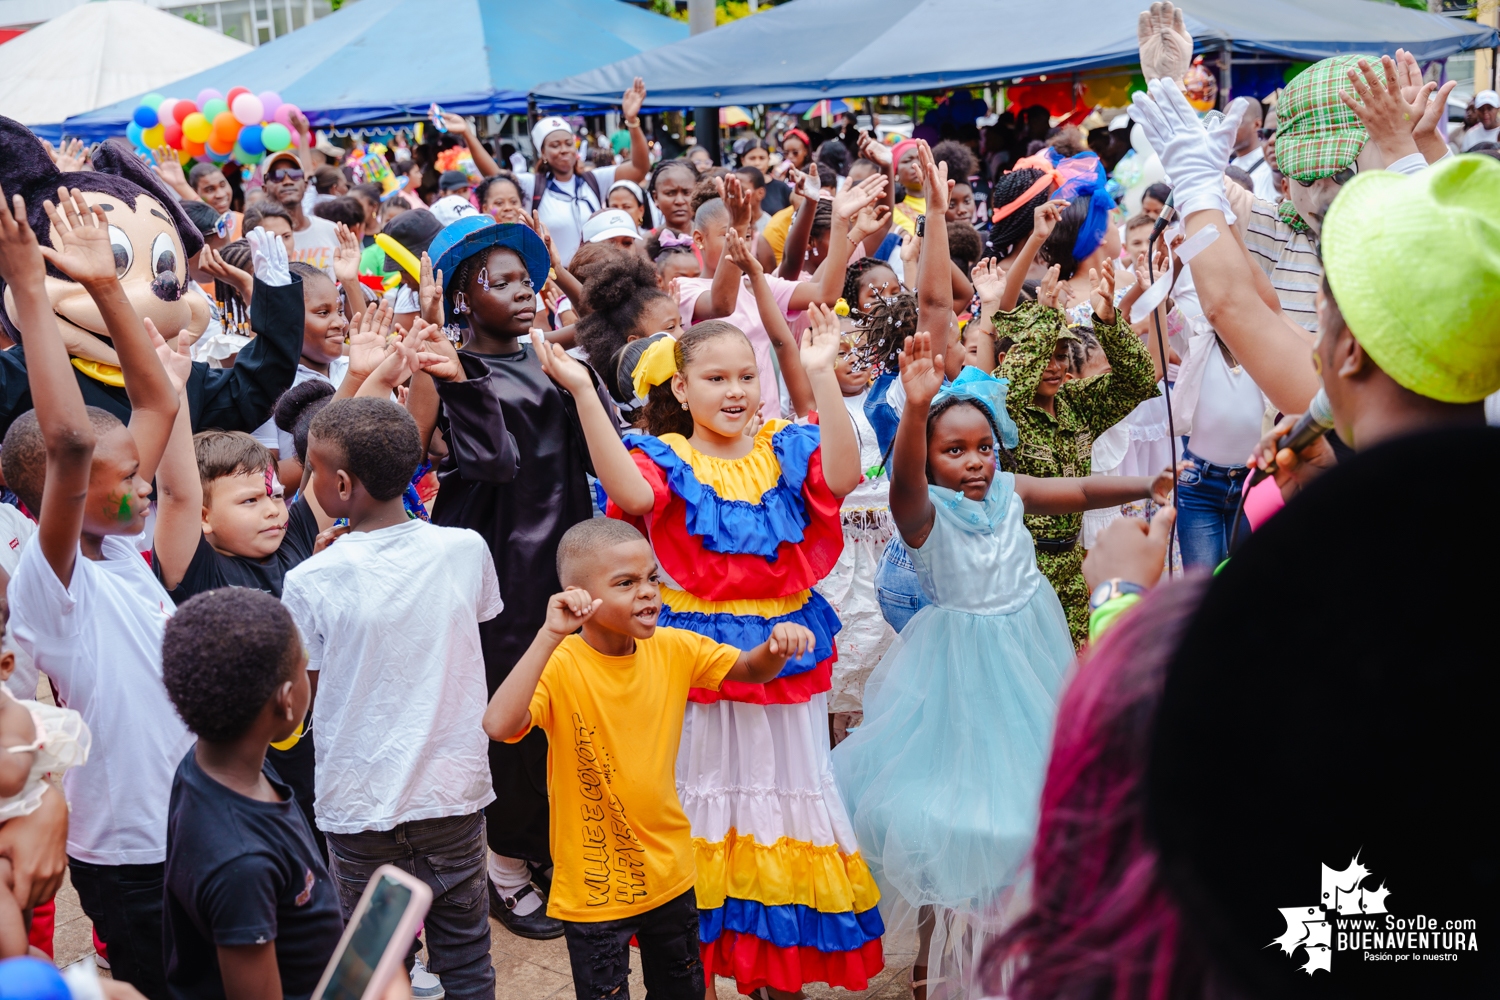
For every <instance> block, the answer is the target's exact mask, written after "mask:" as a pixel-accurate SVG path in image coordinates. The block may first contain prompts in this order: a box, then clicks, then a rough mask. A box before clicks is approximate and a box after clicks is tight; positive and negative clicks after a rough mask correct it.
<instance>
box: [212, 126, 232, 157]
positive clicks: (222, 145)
mask: <svg viewBox="0 0 1500 1000" xmlns="http://www.w3.org/2000/svg"><path fill="white" fill-rule="evenodd" d="M208 148H209V149H211V150H213V151H214V152H215V153H218V154H219V155H220V156H228V155H229V154H230V153H232V152H233V151H234V140H233V139H230V140H229V141H228V142H225V141H223V140H222V139H220V138H219V133H217V132H215V133H214V135H213V138H211V139H209V140H208Z"/></svg>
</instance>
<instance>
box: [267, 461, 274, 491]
mask: <svg viewBox="0 0 1500 1000" xmlns="http://www.w3.org/2000/svg"><path fill="white" fill-rule="evenodd" d="M275 483H276V474H275V473H274V472H272V471H271V467H270V466H269V465H268V466H266V496H268V497H272V496H275V495H276V492H275Z"/></svg>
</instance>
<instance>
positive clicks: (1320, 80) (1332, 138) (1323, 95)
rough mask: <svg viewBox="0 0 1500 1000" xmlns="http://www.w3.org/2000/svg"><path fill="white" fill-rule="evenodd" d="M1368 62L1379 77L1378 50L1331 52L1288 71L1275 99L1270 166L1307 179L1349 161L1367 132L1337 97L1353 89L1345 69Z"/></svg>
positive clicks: (1381, 75) (1361, 146)
mask: <svg viewBox="0 0 1500 1000" xmlns="http://www.w3.org/2000/svg"><path fill="white" fill-rule="evenodd" d="M1361 59H1364V60H1366V61H1368V62H1369V63H1370V67H1371V69H1372V70H1374V72H1375V78H1376V79H1377V80H1384V79H1385V72H1384V70H1383V69H1382V67H1381V62H1380V57H1379V56H1335V57H1334V58H1332V59H1324V60H1321V61H1319V62H1315V63H1313V64H1312V65H1311V66H1309V67H1307V69H1305V70H1303V71H1302V72H1301V73H1298V74H1297V75H1296V76H1294V77H1292V80H1291V82H1290V83H1288V84H1287V85H1286V89H1285V90H1284V91H1282V94H1281V99H1280V100H1279V101H1277V102H1276V169H1277V170H1280V171H1281V173H1282V174H1283V175H1285V176H1287V177H1290V178H1291V179H1292V180H1294V181H1301V182H1302V183H1303V184H1311V183H1313V182H1314V181H1318V180H1322V179H1323V178H1324V177H1332V176H1333V175H1334V174H1336V173H1338V172H1339V171H1340V170H1343V169H1344V168H1345V167H1347V166H1349V165H1350V164H1351V163H1353V162H1354V160H1355V158H1356V157H1357V156H1359V151H1360V150H1362V149H1364V147H1365V142H1366V141H1367V140H1368V139H1369V137H1370V134H1369V133H1368V132H1366V131H1365V126H1364V123H1363V122H1361V121H1360V120H1359V116H1358V115H1356V114H1355V113H1354V112H1353V111H1350V110H1349V107H1348V106H1347V105H1346V104H1344V102H1343V101H1341V100H1339V94H1340V93H1347V94H1349V95H1350V96H1351V97H1352V96H1353V95H1354V85H1353V84H1351V83H1350V82H1349V71H1350V70H1351V69H1357V68H1358V66H1359V61H1360V60H1361Z"/></svg>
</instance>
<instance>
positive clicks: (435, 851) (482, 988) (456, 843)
mask: <svg viewBox="0 0 1500 1000" xmlns="http://www.w3.org/2000/svg"><path fill="white" fill-rule="evenodd" d="M328 862H329V864H328V869H329V871H330V872H331V873H332V875H333V884H334V887H335V888H337V889H338V893H339V906H340V907H341V908H342V909H343V911H344V919H345V920H348V919H349V917H350V915H351V914H352V913H353V912H354V907H355V905H356V904H358V903H359V897H360V894H361V893H363V892H364V891H365V884H366V883H367V882H369V881H370V876H371V875H372V874H374V872H375V869H377V868H379V867H380V866H381V865H395V866H396V867H397V868H400V869H401V870H402V871H404V872H408V873H410V874H412V875H415V876H416V877H417V878H419V879H421V880H422V881H423V882H426V883H427V886H428V888H430V889H431V890H432V906H431V908H430V909H428V911H427V917H426V919H425V920H424V921H423V925H422V934H423V936H424V937H426V938H427V968H428V969H430V970H431V971H432V972H434V973H436V974H437V975H438V976H439V977H441V978H442V980H443V987H444V988H445V989H446V990H447V991H448V996H450V997H452V998H453V1000H480V998H482V1000H494V996H495V968H494V966H493V965H491V964H490V904H489V895H488V886H487V881H488V880H487V877H486V875H485V868H486V865H487V861H486V857H485V852H484V814H483V813H482V812H476V813H474V814H472V815H469V816H452V817H445V818H443V819H423V820H413V821H412V822H410V823H402V824H401V825H400V826H398V827H396V828H395V829H394V830H378V831H376V830H370V831H366V832H364V833H330V834H328ZM416 953H417V944H416V940H415V939H413V940H412V944H411V947H410V948H409V949H408V950H407V953H406V967H407V968H408V969H410V968H411V960H412V958H413V957H415V956H416Z"/></svg>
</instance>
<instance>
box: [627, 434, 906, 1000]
mask: <svg viewBox="0 0 1500 1000" xmlns="http://www.w3.org/2000/svg"><path fill="white" fill-rule="evenodd" d="M625 446H626V447H627V448H629V449H630V452H631V456H632V457H633V458H634V459H635V462H636V465H637V466H638V467H639V468H640V470H641V472H642V474H643V475H644V476H645V477H646V480H647V482H649V483H650V484H651V487H652V489H653V490H654V491H655V494H656V503H655V506H654V507H653V508H652V510H651V513H649V514H648V515H646V516H645V517H644V518H641V519H631V518H626V519H627V520H634V521H635V523H636V524H637V525H638V526H640V527H642V528H643V529H644V530H645V531H646V532H647V534H648V535H649V537H650V539H651V544H652V547H653V548H654V549H655V551H656V557H657V561H658V562H659V563H660V565H661V569H662V576H663V587H662V613H661V619H660V622H661V624H662V625H669V626H673V627H676V628H686V629H691V630H692V631H694V632H698V633H701V634H703V635H707V636H710V637H711V638H714V639H717V640H719V641H721V642H727V643H729V644H731V645H735V646H738V647H740V648H741V649H750V648H751V647H753V646H756V645H758V644H759V643H761V642H763V641H765V639H766V638H767V637H768V636H769V635H770V632H771V628H772V627H773V626H774V625H775V624H776V623H777V622H782V621H791V622H796V623H798V624H801V625H805V626H807V627H808V628H809V629H811V630H812V632H813V634H814V636H816V639H817V641H816V646H815V648H814V650H813V652H812V653H811V654H809V655H806V656H804V657H802V658H800V659H797V660H789V661H788V662H787V664H786V667H785V668H784V669H783V670H782V672H781V674H780V675H778V676H777V677H776V678H775V679H774V680H772V681H771V682H769V683H767V684H764V685H759V684H743V683H737V682H734V681H725V682H724V684H723V686H722V687H721V688H720V689H719V690H718V691H707V690H702V689H694V690H693V691H692V693H691V695H690V702H689V704H688V708H687V714H686V717H685V718H684V720H683V732H682V745H681V749H680V751H679V752H678V756H677V793H678V795H679V796H680V798H681V799H682V805H683V809H684V810H685V811H686V812H687V816H688V820H689V821H690V822H691V824H692V830H693V848H694V853H695V856H696V860H697V866H698V881H697V884H696V886H695V889H696V891H697V897H698V907H699V937H700V947H701V950H702V954H703V966H704V971H705V972H706V973H707V974H709V975H721V976H732V977H734V979H735V980H736V984H737V986H738V988H739V990H740V992H742V993H749V992H750V991H752V990H755V989H759V988H760V987H762V986H770V987H772V988H774V989H779V990H787V991H794V990H797V989H800V988H801V987H802V985H803V984H804V983H814V982H824V983H828V984H829V985H832V986H842V987H844V988H845V989H850V990H862V989H865V988H866V987H867V986H868V980H869V977H871V976H873V975H874V974H875V973H876V972H878V971H879V970H880V969H881V968H882V967H883V965H884V959H883V957H882V954H881V942H880V938H881V935H882V934H883V933H884V930H885V928H884V925H883V924H882V922H881V919H880V911H879V910H878V909H877V908H876V903H877V902H878V901H879V898H880V893H879V890H878V889H877V888H876V887H875V882H874V879H873V878H872V877H871V876H870V871H869V869H868V868H867V867H866V865H865V862H864V859H863V858H862V857H861V856H860V853H859V848H858V845H857V844H856V843H855V840H854V829H853V826H852V825H851V823H850V821H849V814H848V811H847V810H846V809H845V808H844V804H843V801H842V800H841V799H840V798H839V793H838V788H837V785H836V783H835V780H834V776H833V768H832V764H831V761H830V756H829V747H828V709H827V694H826V693H827V691H828V689H829V686H830V678H831V673H832V667H833V661H834V660H835V659H836V658H837V653H836V651H835V648H834V634H835V633H836V632H837V631H838V629H839V621H838V616H837V615H835V614H834V612H833V609H832V608H831V607H830V606H829V605H828V602H827V601H825V600H824V599H823V598H822V596H820V595H819V594H818V593H817V592H816V591H814V590H813V589H812V587H813V585H814V584H815V583H817V582H818V581H819V580H820V579H822V578H823V577H824V576H825V575H827V573H828V571H829V570H830V569H831V568H832V567H833V565H834V563H835V562H837V560H838V557H839V552H840V551H841V550H842V548H843V530H842V527H841V526H840V523H839V506H840V505H839V499H838V497H836V496H834V495H833V493H832V492H831V491H830V490H829V489H828V485H827V483H825V482H824V480H823V456H822V452H821V451H820V450H819V436H818V428H817V427H809V426H800V425H796V424H790V423H788V422H786V421H784V420H771V421H768V422H767V423H766V425H765V426H764V427H763V428H761V431H760V433H759V434H758V435H756V438H755V445H754V447H753V448H752V450H751V452H750V454H749V455H747V456H745V457H744V458H740V459H733V460H729V459H721V458H715V457H713V456H710V455H704V454H702V453H700V452H697V451H695V450H694V449H693V448H692V447H691V446H690V445H689V444H688V442H687V439H686V438H684V437H682V436H681V435H678V434H667V435H663V436H662V437H660V438H655V437H647V436H642V435H627V436H626V438H625ZM609 513H610V515H611V516H612V517H626V515H624V514H623V512H622V511H621V510H620V509H619V508H618V507H616V506H615V505H614V504H611V505H610V508H609Z"/></svg>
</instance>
